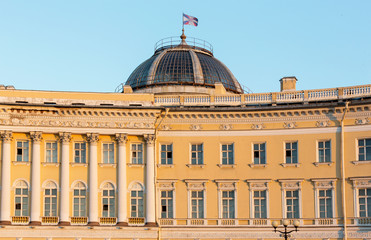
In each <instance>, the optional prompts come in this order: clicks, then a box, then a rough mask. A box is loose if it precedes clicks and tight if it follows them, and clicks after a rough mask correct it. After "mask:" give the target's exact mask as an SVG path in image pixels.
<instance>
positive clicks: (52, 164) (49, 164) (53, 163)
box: [41, 162, 59, 167]
mask: <svg viewBox="0 0 371 240" xmlns="http://www.w3.org/2000/svg"><path fill="white" fill-rule="evenodd" d="M41 164H42V165H43V166H44V167H45V166H54V167H58V166H59V162H42V163H41Z"/></svg>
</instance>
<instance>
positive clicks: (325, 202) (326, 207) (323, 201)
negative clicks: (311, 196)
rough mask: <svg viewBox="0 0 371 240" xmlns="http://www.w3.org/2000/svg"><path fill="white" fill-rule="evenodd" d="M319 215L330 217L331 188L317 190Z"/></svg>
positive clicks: (331, 215)
mask: <svg viewBox="0 0 371 240" xmlns="http://www.w3.org/2000/svg"><path fill="white" fill-rule="evenodd" d="M318 201H319V217H320V218H332V217H333V214H332V190H331V189H325V190H318Z"/></svg>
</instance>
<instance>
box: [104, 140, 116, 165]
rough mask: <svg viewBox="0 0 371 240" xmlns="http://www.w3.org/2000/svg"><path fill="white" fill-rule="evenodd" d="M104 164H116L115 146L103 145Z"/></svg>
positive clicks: (111, 144)
mask: <svg viewBox="0 0 371 240" xmlns="http://www.w3.org/2000/svg"><path fill="white" fill-rule="evenodd" d="M103 163H115V144H113V143H103Z"/></svg>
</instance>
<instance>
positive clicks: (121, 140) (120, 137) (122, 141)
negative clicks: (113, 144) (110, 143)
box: [115, 133, 128, 144]
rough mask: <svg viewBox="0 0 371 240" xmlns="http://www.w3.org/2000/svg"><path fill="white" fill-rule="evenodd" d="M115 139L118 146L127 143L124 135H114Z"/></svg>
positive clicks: (126, 137)
mask: <svg viewBox="0 0 371 240" xmlns="http://www.w3.org/2000/svg"><path fill="white" fill-rule="evenodd" d="M115 138H116V141H117V143H118V144H125V143H126V142H127V141H128V135H127V134H126V133H116V135H115Z"/></svg>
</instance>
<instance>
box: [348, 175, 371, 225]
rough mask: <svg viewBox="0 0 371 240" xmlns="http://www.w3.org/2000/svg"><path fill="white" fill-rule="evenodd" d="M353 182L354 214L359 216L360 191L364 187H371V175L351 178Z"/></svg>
mask: <svg viewBox="0 0 371 240" xmlns="http://www.w3.org/2000/svg"><path fill="white" fill-rule="evenodd" d="M350 180H351V181H352V183H353V196H354V199H353V201H354V204H353V205H354V213H355V214H354V216H355V217H357V218H359V217H360V216H359V203H358V191H359V189H362V188H371V177H364V178H350Z"/></svg>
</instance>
